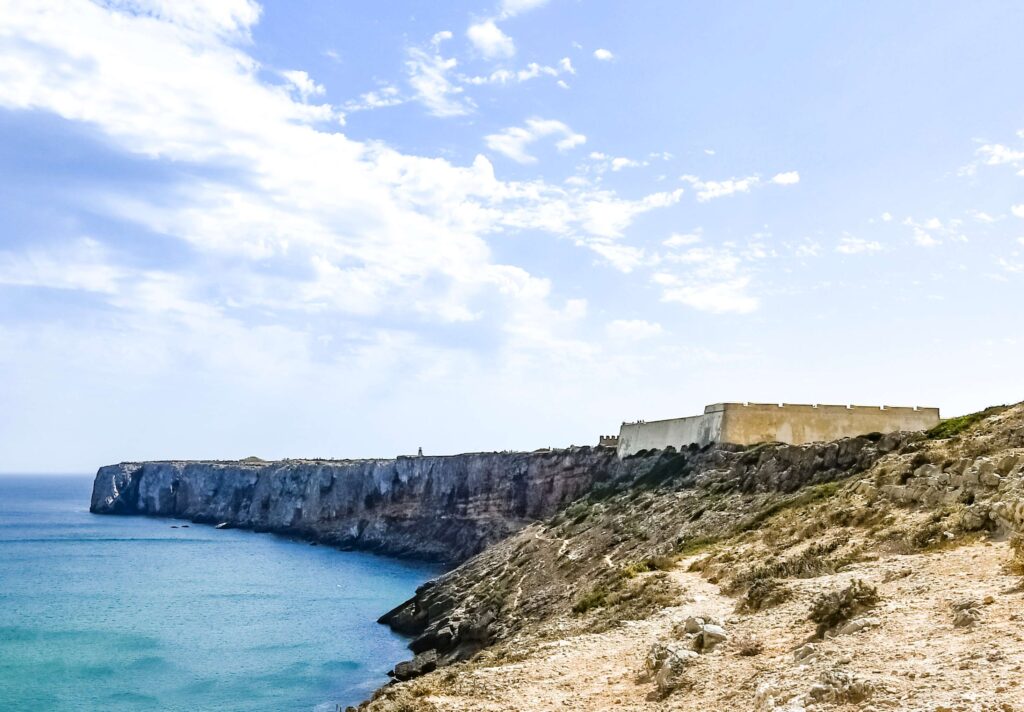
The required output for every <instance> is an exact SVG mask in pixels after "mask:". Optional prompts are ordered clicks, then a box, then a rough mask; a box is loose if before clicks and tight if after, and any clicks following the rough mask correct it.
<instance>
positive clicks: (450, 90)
mask: <svg viewBox="0 0 1024 712" xmlns="http://www.w3.org/2000/svg"><path fill="white" fill-rule="evenodd" d="M451 36H452V33H451V32H448V31H447V30H446V31H444V32H438V33H437V34H436V35H434V37H433V39H432V40H431V43H430V48H429V51H428V49H424V48H421V47H411V48H409V52H408V56H409V58H408V59H407V60H406V62H405V68H406V72H407V74H408V81H409V86H410V87H412V90H413V94H414V96H415V98H416V100H417V101H419V102H420V103H422V104H423V105H424V106H425V107H426V108H427V110H428V111H429V112H430V113H431V114H433V115H434V116H440V117H449V116H463V115H464V114H468V113H469V112H470V111H471V110H472V109H473V106H474V105H473V102H472V100H470V99H468V98H466V97H465V96H463V89H462V87H460V86H457V85H456V84H454V83H453V82H452V80H451V79H450V78H449V76H448V74H449V72H451V71H452V70H454V69H455V68H456V67H457V66H458V62H457V61H456V60H455V58H445V57H444V56H442V55H441V53H440V45H441V43H442V42H443V41H445V40H448V39H451Z"/></svg>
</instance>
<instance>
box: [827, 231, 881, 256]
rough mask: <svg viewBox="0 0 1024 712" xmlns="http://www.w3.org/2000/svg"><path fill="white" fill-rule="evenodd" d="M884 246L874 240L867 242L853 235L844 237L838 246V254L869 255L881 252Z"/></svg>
mask: <svg viewBox="0 0 1024 712" xmlns="http://www.w3.org/2000/svg"><path fill="white" fill-rule="evenodd" d="M881 249H882V245H881V243H879V242H876V241H874V240H865V239H863V238H860V237H854V236H853V235H843V236H842V237H841V238H840V239H839V244H838V245H836V252H839V253H841V254H844V255H869V254H871V253H873V252H880V251H881Z"/></svg>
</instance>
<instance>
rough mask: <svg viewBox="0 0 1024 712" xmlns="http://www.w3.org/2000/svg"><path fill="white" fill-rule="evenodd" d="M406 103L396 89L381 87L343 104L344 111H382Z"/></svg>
mask: <svg viewBox="0 0 1024 712" xmlns="http://www.w3.org/2000/svg"><path fill="white" fill-rule="evenodd" d="M406 101H407V99H406V98H404V97H403V96H402V95H401V92H400V91H399V89H398V87H394V86H383V87H381V88H380V89H375V90H374V91H368V92H366V93H365V94H362V95H361V96H360V97H359V99H357V100H354V101H349V102H346V103H345V107H344V108H345V111H348V112H356V111H369V110H371V109H382V108H385V107H388V106H397V105H399V104H404V103H405V102H406Z"/></svg>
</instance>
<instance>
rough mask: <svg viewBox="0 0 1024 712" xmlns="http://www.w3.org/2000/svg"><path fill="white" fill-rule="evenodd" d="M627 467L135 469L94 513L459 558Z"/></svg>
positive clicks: (124, 470)
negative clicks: (167, 519)
mask: <svg viewBox="0 0 1024 712" xmlns="http://www.w3.org/2000/svg"><path fill="white" fill-rule="evenodd" d="M622 467H623V465H622V463H620V461H619V460H618V458H617V457H616V455H615V451H614V450H612V449H610V448H590V447H579V448H569V449H564V450H552V451H538V452H533V453H497V452H495V453H470V454H465V455H454V456H450V457H399V458H397V459H394V460H341V461H325V460H285V461H280V462H262V461H255V462H249V461H241V462H187V461H181V462H126V463H121V464H119V465H110V466H107V467H102V468H100V470H99V472H98V473H97V474H96V481H95V483H94V486H93V493H92V504H91V507H90V511H92V512H95V513H99V514H138V515H151V516H161V517H177V518H181V519H189V520H192V521H194V522H205V523H210V524H226V525H228V526H232V527H240V528H246V529H254V530H257V531H269V532H276V533H281V534H288V535H293V536H298V537H302V538H306V539H310V540H313V541H319V542H322V543H326V544H331V545H334V546H338V547H342V548H358V549H363V550H368V551H376V552H380V553H386V554H390V555H396V556H408V557H416V558H420V559H425V560H434V561H443V562H449V563H458V562H460V561H463V560H464V559H466V558H468V557H470V556H472V555H473V554H476V553H477V552H479V551H481V550H482V549H483V548H484V547H486V546H487V545H488V544H491V543H493V542H495V541H498V540H500V539H503V538H505V537H507V536H508V535H509V534H511V533H513V532H515V531H518V530H519V529H521V528H522V527H524V526H525V525H527V524H528V523H530V522H533V521H537V520H539V519H544V518H548V517H550V516H552V515H553V514H555V513H556V512H557V511H558V510H559V509H560V508H562V507H563V506H565V505H566V504H568V503H569V502H572V501H573V500H575V499H577V498H578V497H580V496H581V495H583V494H585V493H586V492H588V491H589V490H590V489H591V488H592V487H593V486H594V485H596V484H599V483H601V482H604V481H606V480H608V479H611V478H614V477H616V476H617V474H618V472H619V471H620V470H621V469H622Z"/></svg>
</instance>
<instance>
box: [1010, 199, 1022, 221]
mask: <svg viewBox="0 0 1024 712" xmlns="http://www.w3.org/2000/svg"><path fill="white" fill-rule="evenodd" d="M1010 212H1011V213H1013V214H1014V215H1015V216H1017V217H1018V218H1024V203H1021V204H1020V205H1013V206H1011V207H1010Z"/></svg>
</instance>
